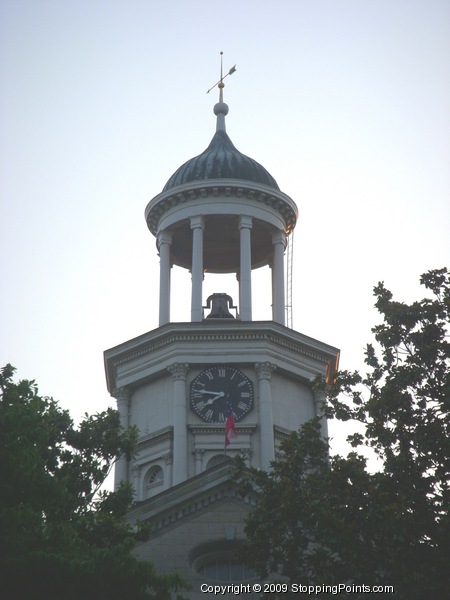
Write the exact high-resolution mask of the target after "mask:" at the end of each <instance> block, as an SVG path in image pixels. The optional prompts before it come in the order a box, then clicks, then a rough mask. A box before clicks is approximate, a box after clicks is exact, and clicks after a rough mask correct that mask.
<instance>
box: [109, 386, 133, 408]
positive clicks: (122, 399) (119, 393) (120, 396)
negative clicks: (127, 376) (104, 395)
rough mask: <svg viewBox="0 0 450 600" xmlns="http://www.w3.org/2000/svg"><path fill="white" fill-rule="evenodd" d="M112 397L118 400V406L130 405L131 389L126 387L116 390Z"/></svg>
mask: <svg viewBox="0 0 450 600" xmlns="http://www.w3.org/2000/svg"><path fill="white" fill-rule="evenodd" d="M111 396H112V397H113V398H115V399H116V400H117V404H120V403H127V404H128V403H129V401H130V398H131V389H130V388H129V387H128V386H126V385H124V386H122V387H119V388H114V389H113V391H112V393H111Z"/></svg>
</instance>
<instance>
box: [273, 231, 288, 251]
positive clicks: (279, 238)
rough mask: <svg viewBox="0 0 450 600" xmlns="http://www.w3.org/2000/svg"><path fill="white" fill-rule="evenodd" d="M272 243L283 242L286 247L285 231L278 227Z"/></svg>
mask: <svg viewBox="0 0 450 600" xmlns="http://www.w3.org/2000/svg"><path fill="white" fill-rule="evenodd" d="M272 244H273V245H275V244H283V247H284V248H285V247H286V234H285V232H284V231H281V230H280V229H277V230H276V231H275V232H274V233H272Z"/></svg>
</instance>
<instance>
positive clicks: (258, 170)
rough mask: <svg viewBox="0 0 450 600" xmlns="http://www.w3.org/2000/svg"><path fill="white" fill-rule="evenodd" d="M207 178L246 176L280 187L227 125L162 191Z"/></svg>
mask: <svg viewBox="0 0 450 600" xmlns="http://www.w3.org/2000/svg"><path fill="white" fill-rule="evenodd" d="M205 179H244V180H246V181H253V182H255V183H260V184H263V185H267V186H269V187H271V188H274V189H276V190H279V189H280V188H279V187H278V184H277V182H276V181H275V179H274V178H273V177H272V175H271V174H270V173H269V172H268V171H267V170H266V169H265V168H264V167H263V166H262V165H260V164H259V163H258V162H256V160H253V158H250V157H248V156H245V154H242V153H241V152H239V150H237V149H236V148H235V147H234V145H233V142H232V141H231V140H230V138H229V137H228V135H227V133H226V131H225V130H224V129H218V130H217V131H216V133H215V135H214V137H213V139H212V140H211V143H210V144H209V146H208V147H207V148H206V150H205V151H204V152H202V154H199V155H198V156H195V157H194V158H191V159H190V160H188V161H187V162H185V163H184V165H181V167H179V168H178V169H177V170H176V171H175V173H174V174H173V175H172V177H171V178H170V179H169V181H168V182H167V183H166V185H165V186H164V189H163V192H165V191H167V190H170V189H172V188H174V187H177V186H179V185H183V184H185V183H190V182H193V181H202V180H205Z"/></svg>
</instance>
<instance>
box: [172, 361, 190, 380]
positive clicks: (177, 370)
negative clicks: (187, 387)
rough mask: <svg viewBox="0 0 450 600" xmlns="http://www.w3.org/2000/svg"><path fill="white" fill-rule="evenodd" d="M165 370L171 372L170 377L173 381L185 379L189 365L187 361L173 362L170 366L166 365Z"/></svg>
mask: <svg viewBox="0 0 450 600" xmlns="http://www.w3.org/2000/svg"><path fill="white" fill-rule="evenodd" d="M167 370H168V371H169V372H170V373H172V377H173V378H174V380H175V381H177V380H180V379H181V380H182V381H186V375H187V373H188V370H189V365H188V364H187V363H174V364H173V365H170V367H167Z"/></svg>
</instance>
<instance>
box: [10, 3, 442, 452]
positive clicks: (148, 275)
mask: <svg viewBox="0 0 450 600" xmlns="http://www.w3.org/2000/svg"><path fill="white" fill-rule="evenodd" d="M220 51H223V52H224V68H225V69H226V70H228V69H229V68H230V67H231V66H233V65H234V64H236V65H237V71H236V73H235V74H234V75H233V76H232V77H229V78H228V79H227V80H226V84H227V85H226V87H225V90H224V93H225V101H226V102H227V103H228V105H229V107H230V112H229V115H228V117H227V132H228V134H229V136H230V137H231V140H232V141H233V143H234V144H235V146H236V147H237V148H238V149H239V150H240V151H241V152H243V153H244V154H247V155H248V156H251V157H252V158H254V159H255V160H257V161H258V162H260V163H261V164H262V165H263V166H264V167H265V168H266V169H267V170H268V171H269V172H270V173H271V174H272V175H273V177H274V178H275V179H276V180H277V182H278V184H279V186H280V188H281V190H282V191H283V192H285V193H286V194H288V195H289V196H290V197H291V198H293V200H294V201H295V202H296V203H297V205H298V208H299V220H298V223H297V227H296V230H295V242H294V285H293V293H294V302H293V320H294V328H295V329H296V330H298V331H301V332H302V333H305V334H307V335H310V336H312V337H314V338H316V339H319V340H321V341H323V342H325V343H328V344H331V345H333V346H336V347H338V348H340V349H341V367H342V368H348V369H356V368H361V367H362V366H363V348H364V346H365V344H366V343H367V342H368V341H370V340H371V333H370V328H371V327H372V326H373V325H374V324H375V323H377V322H378V315H377V313H376V311H375V310H374V309H373V296H372V288H373V286H374V285H375V284H377V282H378V281H380V280H384V281H385V284H386V285H387V287H388V288H390V289H391V290H392V291H393V292H394V294H395V296H396V297H397V298H398V299H399V300H407V301H410V300H413V299H417V298H419V297H422V296H423V292H422V290H421V289H420V288H419V285H418V280H419V276H420V274H421V273H423V272H425V271H427V270H429V269H433V268H440V267H443V266H445V265H448V264H449V255H450V242H449V238H450V236H449V233H448V232H449V231H450V202H449V200H450V2H449V1H448V0H445V1H444V0H442V1H441V0H266V1H264V0H229V1H228V2H222V3H217V2H210V1H200V0H190V1H181V0H0V193H1V235H0V238H1V239H0V243H1V248H0V252H1V280H2V294H1V298H0V315H1V330H0V335H1V338H0V340H1V346H0V362H1V364H2V365H4V364H6V363H7V362H10V363H12V364H13V365H14V366H16V367H17V369H18V377H20V378H29V379H31V378H34V379H36V381H37V382H38V384H39V388H40V392H41V393H42V394H45V395H51V396H53V397H54V398H56V399H58V400H59V401H60V403H61V406H63V407H64V408H68V409H69V410H70V412H71V414H72V416H73V417H74V418H75V419H76V420H78V419H79V418H80V417H81V415H82V414H83V413H84V412H86V411H87V412H89V413H93V412H96V411H100V410H104V409H105V408H106V407H107V406H109V405H112V404H113V400H112V399H111V398H110V397H109V395H108V393H107V391H106V384H105V377H104V368H103V351H104V350H105V349H108V348H110V347H112V346H115V345H117V344H119V343H121V342H124V341H126V340H128V339H130V338H132V337H135V336H137V335H140V334H142V333H145V332H147V331H150V330H151V329H154V328H155V327H157V326H158V276H159V262H158V257H157V254H156V247H155V241H154V238H153V237H152V235H151V234H150V232H149V231H148V229H147V227H146V224H145V220H144V209H145V206H146V204H147V203H148V202H149V201H150V200H151V199H152V198H153V197H154V196H155V195H157V194H158V193H159V192H160V191H161V190H162V188H163V186H164V184H165V183H166V181H167V180H168V179H169V177H170V176H171V175H172V173H173V172H174V171H175V170H176V169H177V168H178V167H179V166H180V165H181V164H182V163H184V162H185V161H186V160H188V159H189V158H191V157H193V156H195V155H197V154H199V153H200V152H202V151H203V150H204V149H205V148H206V147H207V146H208V144H209V142H210V140H211V138H212V136H213V134H214V131H215V117H214V115H213V112H212V111H213V106H214V104H215V102H217V95H216V92H214V93H211V94H209V95H207V94H206V93H205V92H206V90H207V89H208V88H209V87H210V86H211V85H213V84H214V83H215V82H216V81H217V80H218V78H219V65H220V60H219V53H220ZM265 278H266V274H265V273H264V272H262V273H256V274H255V278H254V286H253V296H254V318H255V317H256V318H261V319H266V318H270V310H269V304H270V292H269V286H268V284H267V281H266V279H265ZM205 283H206V289H205V298H206V295H207V294H208V293H211V292H212V291H225V292H228V293H231V295H233V294H234V290H233V289H232V288H233V285H234V284H233V283H232V282H230V281H225V282H222V281H221V282H217V281H216V280H212V279H208V278H207V281H206V282H205ZM173 284H174V294H173V298H174V302H173V306H172V315H173V320H179V321H181V320H188V319H189V294H188V293H187V292H186V286H187V285H189V278H188V276H187V275H186V274H182V273H179V272H178V271H176V272H175V273H174V274H173ZM234 296H235V299H236V300H237V298H236V294H234ZM332 435H333V437H334V438H335V441H336V443H338V442H339V436H340V434H339V430H338V429H332ZM341 437H342V436H341Z"/></svg>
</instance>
